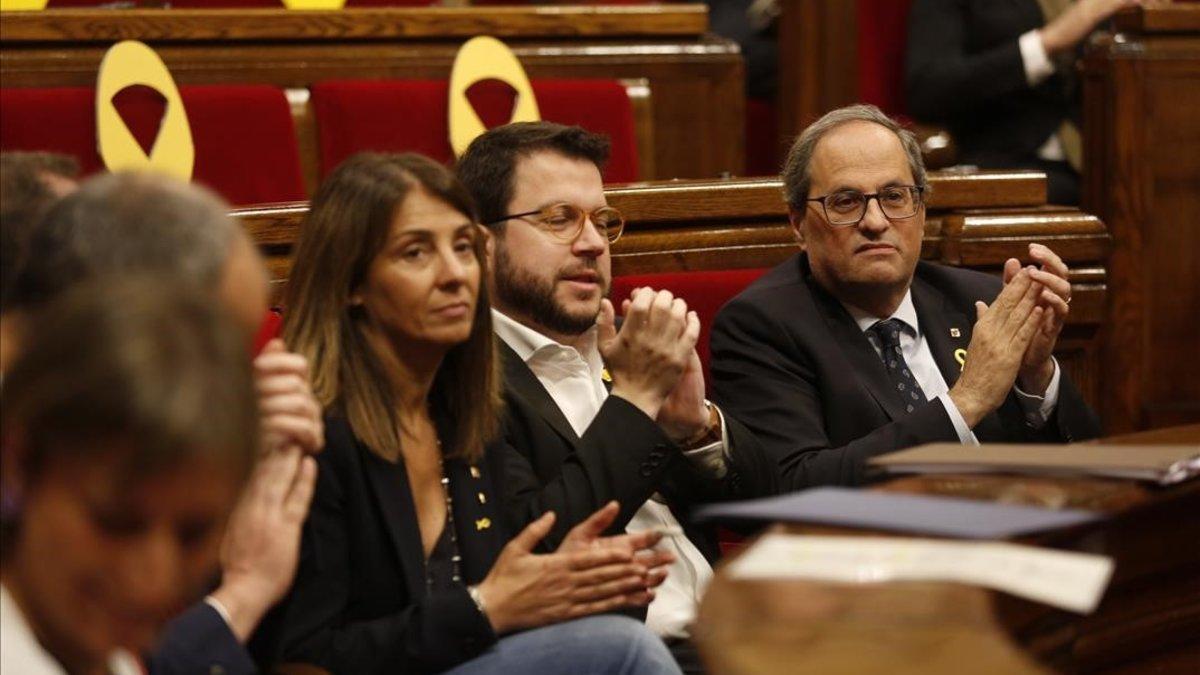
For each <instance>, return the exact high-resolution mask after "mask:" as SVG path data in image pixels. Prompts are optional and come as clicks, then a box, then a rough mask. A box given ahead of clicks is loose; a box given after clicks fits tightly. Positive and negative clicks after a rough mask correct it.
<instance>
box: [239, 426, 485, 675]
mask: <svg viewBox="0 0 1200 675" xmlns="http://www.w3.org/2000/svg"><path fill="white" fill-rule="evenodd" d="M325 433H326V438H325V450H324V451H323V452H321V454H320V455H318V456H317V463H318V474H317V487H316V493H315V495H314V497H313V504H312V509H311V511H310V513H309V516H308V520H307V522H306V523H305V525H304V538H303V542H302V545H301V546H302V547H301V558H300V569H299V572H298V573H297V575H296V582H295V584H294V586H293V587H292V591H291V594H290V595H289V596H288V598H287V599H285V601H284V603H283V605H282V606H281V608H280V609H279V611H278V612H276V616H274V617H272V624H274V625H272V626H271V627H269V628H267V629H266V630H268V631H269V632H270V633H271V636H270V637H263V638H259V637H258V636H256V640H258V641H259V642H260V643H261V644H263V648H262V650H256V651H259V655H260V659H265V660H267V661H273V662H280V661H282V662H302V663H310V664H314V665H317V666H319V667H322V668H325V669H326V670H329V671H331V672H333V673H353V674H355V675H357V674H359V673H423V672H437V671H441V670H445V669H447V668H449V667H451V666H454V665H456V664H458V663H461V662H463V661H466V660H468V659H470V658H472V657H474V656H476V655H478V654H479V653H480V652H482V651H483V650H484V649H486V648H487V647H488V646H489V645H491V644H492V643H493V642H495V640H496V636H495V634H494V633H493V632H492V629H491V625H490V624H489V623H488V621H487V619H486V618H485V617H484V616H483V615H482V614H480V613H479V611H478V610H477V609H476V608H475V604H474V602H472V600H471V598H470V596H469V595H468V594H467V591H466V587H465V585H464V586H462V587H459V588H456V589H454V590H451V591H440V592H435V593H433V594H428V593H427V591H426V587H425V556H424V549H423V548H422V545H421V538H420V529H419V527H418V525H417V516H416V510H415V507H414V506H413V499H412V493H411V491H410V489H409V485H408V476H407V474H406V473H405V469H404V465H403V463H402V462H399V463H391V462H388V461H386V460H384V459H382V458H380V457H379V456H378V455H376V454H375V453H373V452H371V451H370V450H369V449H368V448H367V447H366V446H365V445H363V444H362V443H361V442H359V441H358V439H357V438H355V436H354V434H353V432H352V431H351V429H350V426H349V424H347V423H346V421H345V420H344V419H341V418H339V417H332V416H330V417H326V419H325ZM499 461H500V454H499V453H496V452H493V451H492V450H491V449H489V451H488V453H487V454H485V457H484V461H482V462H480V463H479V464H478V465H477V467H476V468H477V469H478V474H477V475H475V472H472V470H471V467H469V466H468V465H467V463H466V462H464V461H461V460H451V459H448V460H446V463H445V467H446V475H447V476H448V477H449V479H450V493H451V497H452V498H453V500H454V524H455V526H456V529H455V531H456V533H457V536H458V547H459V551H460V553H461V555H462V573H463V577H464V581H465V582H466V583H467V584H474V583H478V582H480V581H482V580H483V578H484V577H485V576H486V575H487V572H488V570H489V569H490V568H491V566H492V564H493V563H494V562H495V560H496V557H497V556H498V555H499V553H500V549H501V548H502V547H503V546H504V544H505V543H506V542H507V540H508V537H509V533H508V532H507V528H506V526H505V525H504V523H503V516H502V514H501V513H500V512H499V511H498V509H499V506H498V504H499V500H498V499H495V497H496V496H497V493H496V491H495V490H494V489H493V485H492V477H493V476H496V475H498V473H499V472H500V471H501V470H502V469H501V468H500V465H499ZM479 495H483V499H480V497H479ZM264 650H265V651H264Z"/></svg>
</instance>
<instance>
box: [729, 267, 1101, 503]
mask: <svg viewBox="0 0 1200 675" xmlns="http://www.w3.org/2000/svg"><path fill="white" fill-rule="evenodd" d="M1000 288H1001V281H1000V279H998V278H996V277H993V276H989V275H987V274H983V273H980V272H974V271H971V270H962V269H956V268H953V267H946V266H943V265H935V264H931V263H925V262H922V263H918V264H917V270H916V274H915V276H914V278H913V282H912V295H913V304H914V305H915V306H916V310H917V317H918V320H919V321H920V324H921V331H922V333H923V334H924V335H925V336H926V338H927V340H928V341H929V348H930V351H931V352H932V353H933V357H934V360H935V361H937V365H938V368H939V370H941V373H942V376H943V377H944V378H945V380H946V384H947V385H948V386H951V387H953V386H954V383H955V382H957V381H958V374H959V365H958V363H957V361H956V360H955V358H954V352H955V350H957V349H966V348H967V345H968V344H969V343H970V341H971V329H972V327H973V326H974V323H975V322H974V319H973V318H972V317H974V311H975V310H974V303H975V301H976V300H983V301H985V302H989V303H990V302H991V301H992V300H993V299H994V298H995V297H996V295H997V294H998V293H999V291H1000ZM952 328H956V329H958V330H957V332H958V337H953V336H952V331H951V329H952ZM711 344H712V373H713V379H714V382H715V389H716V396H717V400H718V401H719V402H720V403H721V404H722V405H723V406H725V409H726V410H732V411H733V412H734V414H735V415H738V416H739V419H741V420H742V422H743V423H745V424H746V425H747V426H748V427H750V429H751V431H753V432H755V433H756V434H758V437H759V440H761V441H762V443H763V445H764V446H766V449H767V452H768V453H769V454H770V455H772V456H773V457H774V459H775V460H776V461H777V462H778V465H779V468H780V471H781V472H782V474H783V479H782V485H783V488H784V489H793V490H794V489H802V488H805V487H810V486H814V485H825V484H836V485H849V484H856V483H859V482H861V481H862V479H863V477H864V476H863V474H864V471H863V467H864V462H865V460H866V459H867V458H869V457H872V456H874V455H878V454H882V453H885V452H890V451H892V450H898V449H901V448H906V447H910V446H914V445H919V444H922V443H933V442H951V443H956V442H958V435H957V433H956V432H955V430H954V426H953V424H952V423H951V421H950V417H949V415H948V413H947V412H946V409H945V408H944V407H943V406H942V404H941V402H940V401H938V400H936V399H934V400H932V401H929V402H927V403H926V404H925V405H922V406H918V407H917V409H916V410H915V411H913V412H912V413H907V414H906V413H905V411H904V407H903V404H902V402H901V400H900V398H899V394H898V393H897V392H896V390H895V388H894V387H893V386H892V384H891V382H890V380H889V379H888V375H887V371H886V370H885V369H884V367H883V362H882V361H881V360H880V358H879V355H878V354H877V353H876V352H875V350H874V349H873V348H872V347H871V344H870V342H868V341H867V338H866V335H865V334H864V333H863V332H862V331H861V330H860V329H859V327H858V325H857V324H855V322H854V320H853V319H852V318H851V317H850V315H849V313H847V312H846V310H845V308H843V307H842V305H841V303H839V302H838V301H837V300H836V299H834V298H833V296H831V295H830V294H829V293H827V292H826V291H825V290H824V289H822V288H821V287H820V286H819V285H818V284H817V283H816V281H815V280H814V279H813V277H812V274H811V271H810V269H809V266H808V259H807V257H806V256H805V254H803V253H801V254H797V255H796V256H794V257H792V258H790V259H789V260H787V261H786V262H784V263H783V264H781V265H779V266H777V267H775V268H774V269H772V270H771V271H770V272H768V273H767V274H766V275H764V276H763V277H761V278H760V279H759V280H757V281H755V282H754V283H753V284H751V285H750V286H749V287H747V288H746V290H744V291H743V292H742V293H740V294H739V295H738V296H737V297H735V298H734V299H733V300H730V301H729V303H728V304H726V305H725V307H723V308H722V309H721V311H720V312H719V313H718V314H717V318H716V320H715V321H714V323H713V332H712V343H711ZM974 432H975V436H976V437H977V438H978V439H979V440H980V441H981V442H993V443H998V442H1029V441H1048V442H1054V441H1073V440H1079V439H1083V438H1090V437H1095V436H1098V435H1099V433H1100V427H1099V424H1098V423H1097V421H1096V419H1095V416H1094V415H1093V414H1092V412H1091V410H1089V409H1088V407H1087V404H1085V403H1084V402H1083V399H1082V398H1081V397H1080V395H1079V392H1078V391H1077V390H1076V389H1075V387H1074V385H1073V384H1071V381H1070V378H1068V377H1067V375H1066V373H1065V372H1063V373H1062V375H1061V380H1060V389H1059V394H1058V406H1057V409H1056V412H1055V414H1054V415H1053V416H1052V417H1051V419H1050V421H1049V422H1048V423H1047V424H1046V426H1045V427H1043V428H1042V429H1041V430H1036V431H1035V430H1034V429H1032V428H1030V427H1029V426H1027V425H1026V424H1025V421H1024V415H1023V413H1022V410H1021V408H1020V404H1019V403H1018V402H1017V399H1016V395H1015V394H1012V393H1010V394H1009V396H1008V398H1007V400H1006V401H1005V402H1004V404H1003V405H1002V406H1001V407H1000V408H999V409H998V410H996V411H995V412H993V413H992V414H990V415H988V416H987V417H985V418H984V419H983V420H982V421H980V423H979V424H978V425H976V427H975V429H974Z"/></svg>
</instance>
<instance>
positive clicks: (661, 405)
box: [458, 122, 776, 672]
mask: <svg viewBox="0 0 1200 675" xmlns="http://www.w3.org/2000/svg"><path fill="white" fill-rule="evenodd" d="M607 157H608V141H607V140H606V139H604V138H602V137H599V136H596V135H593V134H590V133H588V132H586V131H584V130H583V129H581V128H579V127H566V126H562V125H558V124H552V123H548V122H526V123H517V124H509V125H505V126H502V127H497V128H495V129H492V130H490V131H488V132H486V133H485V134H483V135H481V136H480V137H479V138H477V139H476V140H475V141H474V142H473V143H472V144H471V146H470V147H469V148H468V149H467V152H466V153H465V154H464V155H463V157H462V158H461V159H460V161H459V165H458V173H459V176H460V178H461V179H462V181H463V183H464V184H466V186H467V188H468V189H469V190H470V191H471V193H472V195H473V197H474V198H475V200H476V202H477V206H478V208H479V213H480V219H481V221H482V222H483V224H484V225H486V226H487V227H488V228H489V230H490V231H491V233H492V235H493V239H492V265H491V269H492V275H491V280H492V284H493V286H492V288H493V298H494V303H493V304H494V308H495V309H494V313H495V316H494V318H495V326H496V329H495V330H496V333H497V335H498V336H499V337H500V352H501V354H502V357H503V361H504V375H505V395H506V400H507V404H508V411H509V420H508V428H507V436H508V440H509V442H510V444H511V445H512V446H513V447H514V448H516V450H517V452H515V453H514V454H513V456H512V458H511V460H510V461H509V462H508V466H507V467H506V469H507V470H508V471H509V472H510V473H511V474H512V475H513V476H514V477H519V478H520V479H521V480H512V481H508V482H509V483H512V484H528V483H530V482H535V481H536V484H538V485H541V486H543V490H544V492H543V494H547V495H553V497H552V499H551V501H552V502H554V503H555V507H556V508H555V510H556V511H557V513H558V515H559V519H558V521H557V522H556V528H557V529H556V532H555V533H554V536H557V537H561V536H562V534H563V533H565V532H566V531H567V530H568V529H570V527H571V526H573V525H574V524H576V523H578V522H580V521H582V520H583V519H585V518H586V517H587V516H588V514H590V513H592V512H593V511H595V510H596V509H597V508H599V507H600V506H603V505H604V503H605V502H607V501H608V500H610V499H615V500H617V501H618V502H619V503H620V505H621V512H620V514H619V516H618V517H617V519H616V521H615V522H614V523H613V526H612V530H613V531H618V532H619V531H622V530H624V531H628V532H638V531H643V530H651V529H661V530H665V531H668V532H679V531H680V529H681V525H682V533H681V535H686V536H675V537H670V538H668V540H667V544H666V545H667V546H669V547H670V548H671V551H672V553H674V554H675V558H676V562H675V564H674V565H673V566H672V567H671V568H670V573H669V574H668V575H667V581H666V582H665V583H664V584H663V585H662V586H661V587H660V588H659V589H658V593H657V597H655V599H654V600H653V602H651V604H650V606H649V609H648V612H647V616H646V621H647V623H648V625H649V626H650V628H651V629H653V630H654V631H655V633H657V634H658V635H659V636H661V637H663V638H664V640H666V642H667V644H668V646H669V647H671V649H672V652H673V653H674V654H675V655H676V658H677V660H679V662H680V665H681V666H682V667H683V669H684V670H685V671H686V672H702V668H701V666H700V664H699V661H698V659H697V657H696V654H695V650H694V649H693V648H692V646H691V643H690V642H689V641H688V631H689V628H690V626H689V624H690V623H691V621H692V619H693V617H694V615H695V607H696V603H697V600H698V599H699V598H700V596H701V594H702V593H703V590H704V587H705V585H706V583H707V582H708V580H709V579H710V578H711V577H712V567H711V561H712V560H713V559H714V558H715V557H716V555H717V547H716V544H715V541H714V539H713V537H712V533H711V532H709V531H706V530H705V529H703V528H700V527H696V526H693V525H691V524H690V523H688V522H687V520H686V518H685V515H686V511H687V510H688V509H689V508H690V507H691V506H692V505H694V504H699V503H705V502H713V501H720V500H728V499H741V498H746V497H754V496H761V495H765V494H771V493H773V492H774V491H775V489H776V488H775V485H776V483H775V481H776V475H775V471H774V467H773V466H772V465H771V464H769V463H768V461H767V460H766V457H765V455H764V453H763V451H762V448H761V447H760V446H759V444H758V442H757V441H756V440H755V439H754V437H753V436H752V435H751V434H750V433H749V432H747V431H746V429H745V428H744V427H742V426H741V425H740V424H738V423H737V422H736V421H734V420H733V419H732V418H730V417H727V416H725V415H724V414H723V413H722V412H721V411H720V410H718V409H717V408H716V407H715V406H713V405H712V404H711V403H709V402H708V401H707V400H705V397H704V395H705V392H704V380H703V377H702V373H701V367H700V359H699V357H698V356H697V355H696V350H695V344H696V338H697V336H698V334H699V328H700V326H699V320H698V319H697V317H696V315H695V312H689V311H688V309H687V304H686V303H685V302H684V301H683V300H682V299H680V298H675V297H673V296H672V295H671V293H670V292H668V291H657V292H656V291H654V290H652V289H649V288H639V289H635V290H634V292H633V293H632V295H631V297H630V298H629V299H625V300H622V301H621V303H620V304H621V313H622V314H623V315H624V320H623V321H621V322H619V324H618V322H617V321H616V320H615V315H616V312H615V308H614V307H613V303H612V302H610V301H609V300H608V299H607V298H606V297H605V296H606V294H607V292H608V288H609V283H610V281H611V257H610V254H609V244H610V243H611V242H612V241H614V240H616V238H617V237H618V236H620V234H621V230H622V228H623V226H624V218H623V217H622V215H621V214H620V212H618V211H617V210H616V209H614V208H612V207H610V206H608V203H607V201H606V200H605V196H604V185H603V182H602V180H601V176H600V168H601V166H602V165H603V164H604V162H605V160H606V159H607ZM531 478H532V479H533V480H530V479H531ZM513 496H514V497H516V496H518V495H513Z"/></svg>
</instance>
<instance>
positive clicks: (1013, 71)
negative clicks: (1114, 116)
mask: <svg viewBox="0 0 1200 675" xmlns="http://www.w3.org/2000/svg"><path fill="white" fill-rule="evenodd" d="M1140 2H1141V0H1079V1H1078V2H1071V0H1005V1H1004V2H1000V1H998V0H916V2H914V3H913V7H912V12H911V14H910V16H909V27H908V47H907V49H908V54H907V62H906V67H905V83H906V89H907V104H908V111H909V113H911V114H912V115H914V116H916V117H917V118H919V119H922V120H925V121H929V122H936V123H939V124H945V125H947V126H949V127H950V128H951V130H952V131H953V133H954V138H955V140H956V141H957V143H958V145H959V155H960V159H961V161H962V162H963V163H965V164H975V165H978V166H981V167H984V168H995V169H1010V168H1028V169H1041V170H1043V171H1045V172H1046V176H1047V178H1048V184H1049V185H1048V187H1049V198H1050V202H1051V203H1053V204H1077V203H1079V170H1080V166H1081V161H1082V150H1081V143H1080V139H1079V86H1078V82H1077V79H1078V78H1077V77H1076V76H1075V72H1074V68H1075V66H1074V61H1075V56H1076V51H1077V47H1078V45H1079V43H1080V42H1081V41H1082V40H1083V38H1085V37H1086V36H1087V35H1088V34H1089V33H1091V32H1092V31H1093V30H1095V28H1096V26H1097V25H1098V24H1099V23H1101V22H1102V21H1105V20H1107V19H1108V18H1109V17H1110V16H1112V14H1113V13H1114V12H1116V11H1117V10H1119V9H1122V8H1124V7H1130V6H1134V5H1137V4H1140Z"/></svg>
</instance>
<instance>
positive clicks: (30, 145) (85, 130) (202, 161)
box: [0, 85, 305, 205]
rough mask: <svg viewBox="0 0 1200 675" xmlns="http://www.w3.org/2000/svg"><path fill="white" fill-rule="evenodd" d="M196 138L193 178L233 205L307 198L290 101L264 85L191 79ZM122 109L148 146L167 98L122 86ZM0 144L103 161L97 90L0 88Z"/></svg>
mask: <svg viewBox="0 0 1200 675" xmlns="http://www.w3.org/2000/svg"><path fill="white" fill-rule="evenodd" d="M179 94H180V98H181V99H182V100H183V106H184V108H185V109H186V110H187V116H188V122H189V124H190V125H191V128H192V141H193V143H194V144H195V146H196V165H195V169H194V171H193V174H192V175H193V178H194V180H195V181H196V182H199V183H203V184H205V185H208V186H209V187H211V188H213V189H214V190H215V191H216V192H218V193H219V194H221V195H222V196H224V197H225V199H227V200H229V202H230V203H232V204H234V205H245V204H261V203H264V202H278V201H294V200H302V199H304V198H305V190H304V179H303V176H302V174H301V172H300V153H299V149H298V148H297V146H296V134H295V129H294V127H293V124H292V115H291V109H290V107H289V105H288V102H287V97H286V96H284V93H283V91H282V90H280V89H277V88H275V87H269V86H265V85H219V86H184V87H180V88H179ZM117 100H118V109H119V110H120V111H121V114H122V118H123V119H124V120H125V122H126V124H127V125H128V127H129V130H130V131H131V132H132V133H133V135H134V136H135V137H136V138H137V139H138V141H139V142H140V143H141V144H142V146H143V147H149V146H150V144H152V143H153V142H154V138H155V137H156V136H157V134H158V125H159V121H160V119H161V116H162V105H163V104H162V98H161V96H160V95H159V94H157V93H155V92H153V91H151V90H149V89H146V88H142V87H138V88H131V89H126V90H124V91H122V92H121V93H119V94H118V97H117ZM0 108H3V110H4V114H3V115H0V149H2V150H44V151H50V152H60V153H64V154H68V155H74V156H75V157H77V158H78V159H79V163H80V166H81V168H82V169H83V173H84V174H85V175H86V174H89V173H93V172H95V171H99V170H101V169H103V163H102V161H101V159H100V155H99V152H98V151H97V148H96V111H95V90H94V89H91V88H56V89H0Z"/></svg>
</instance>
